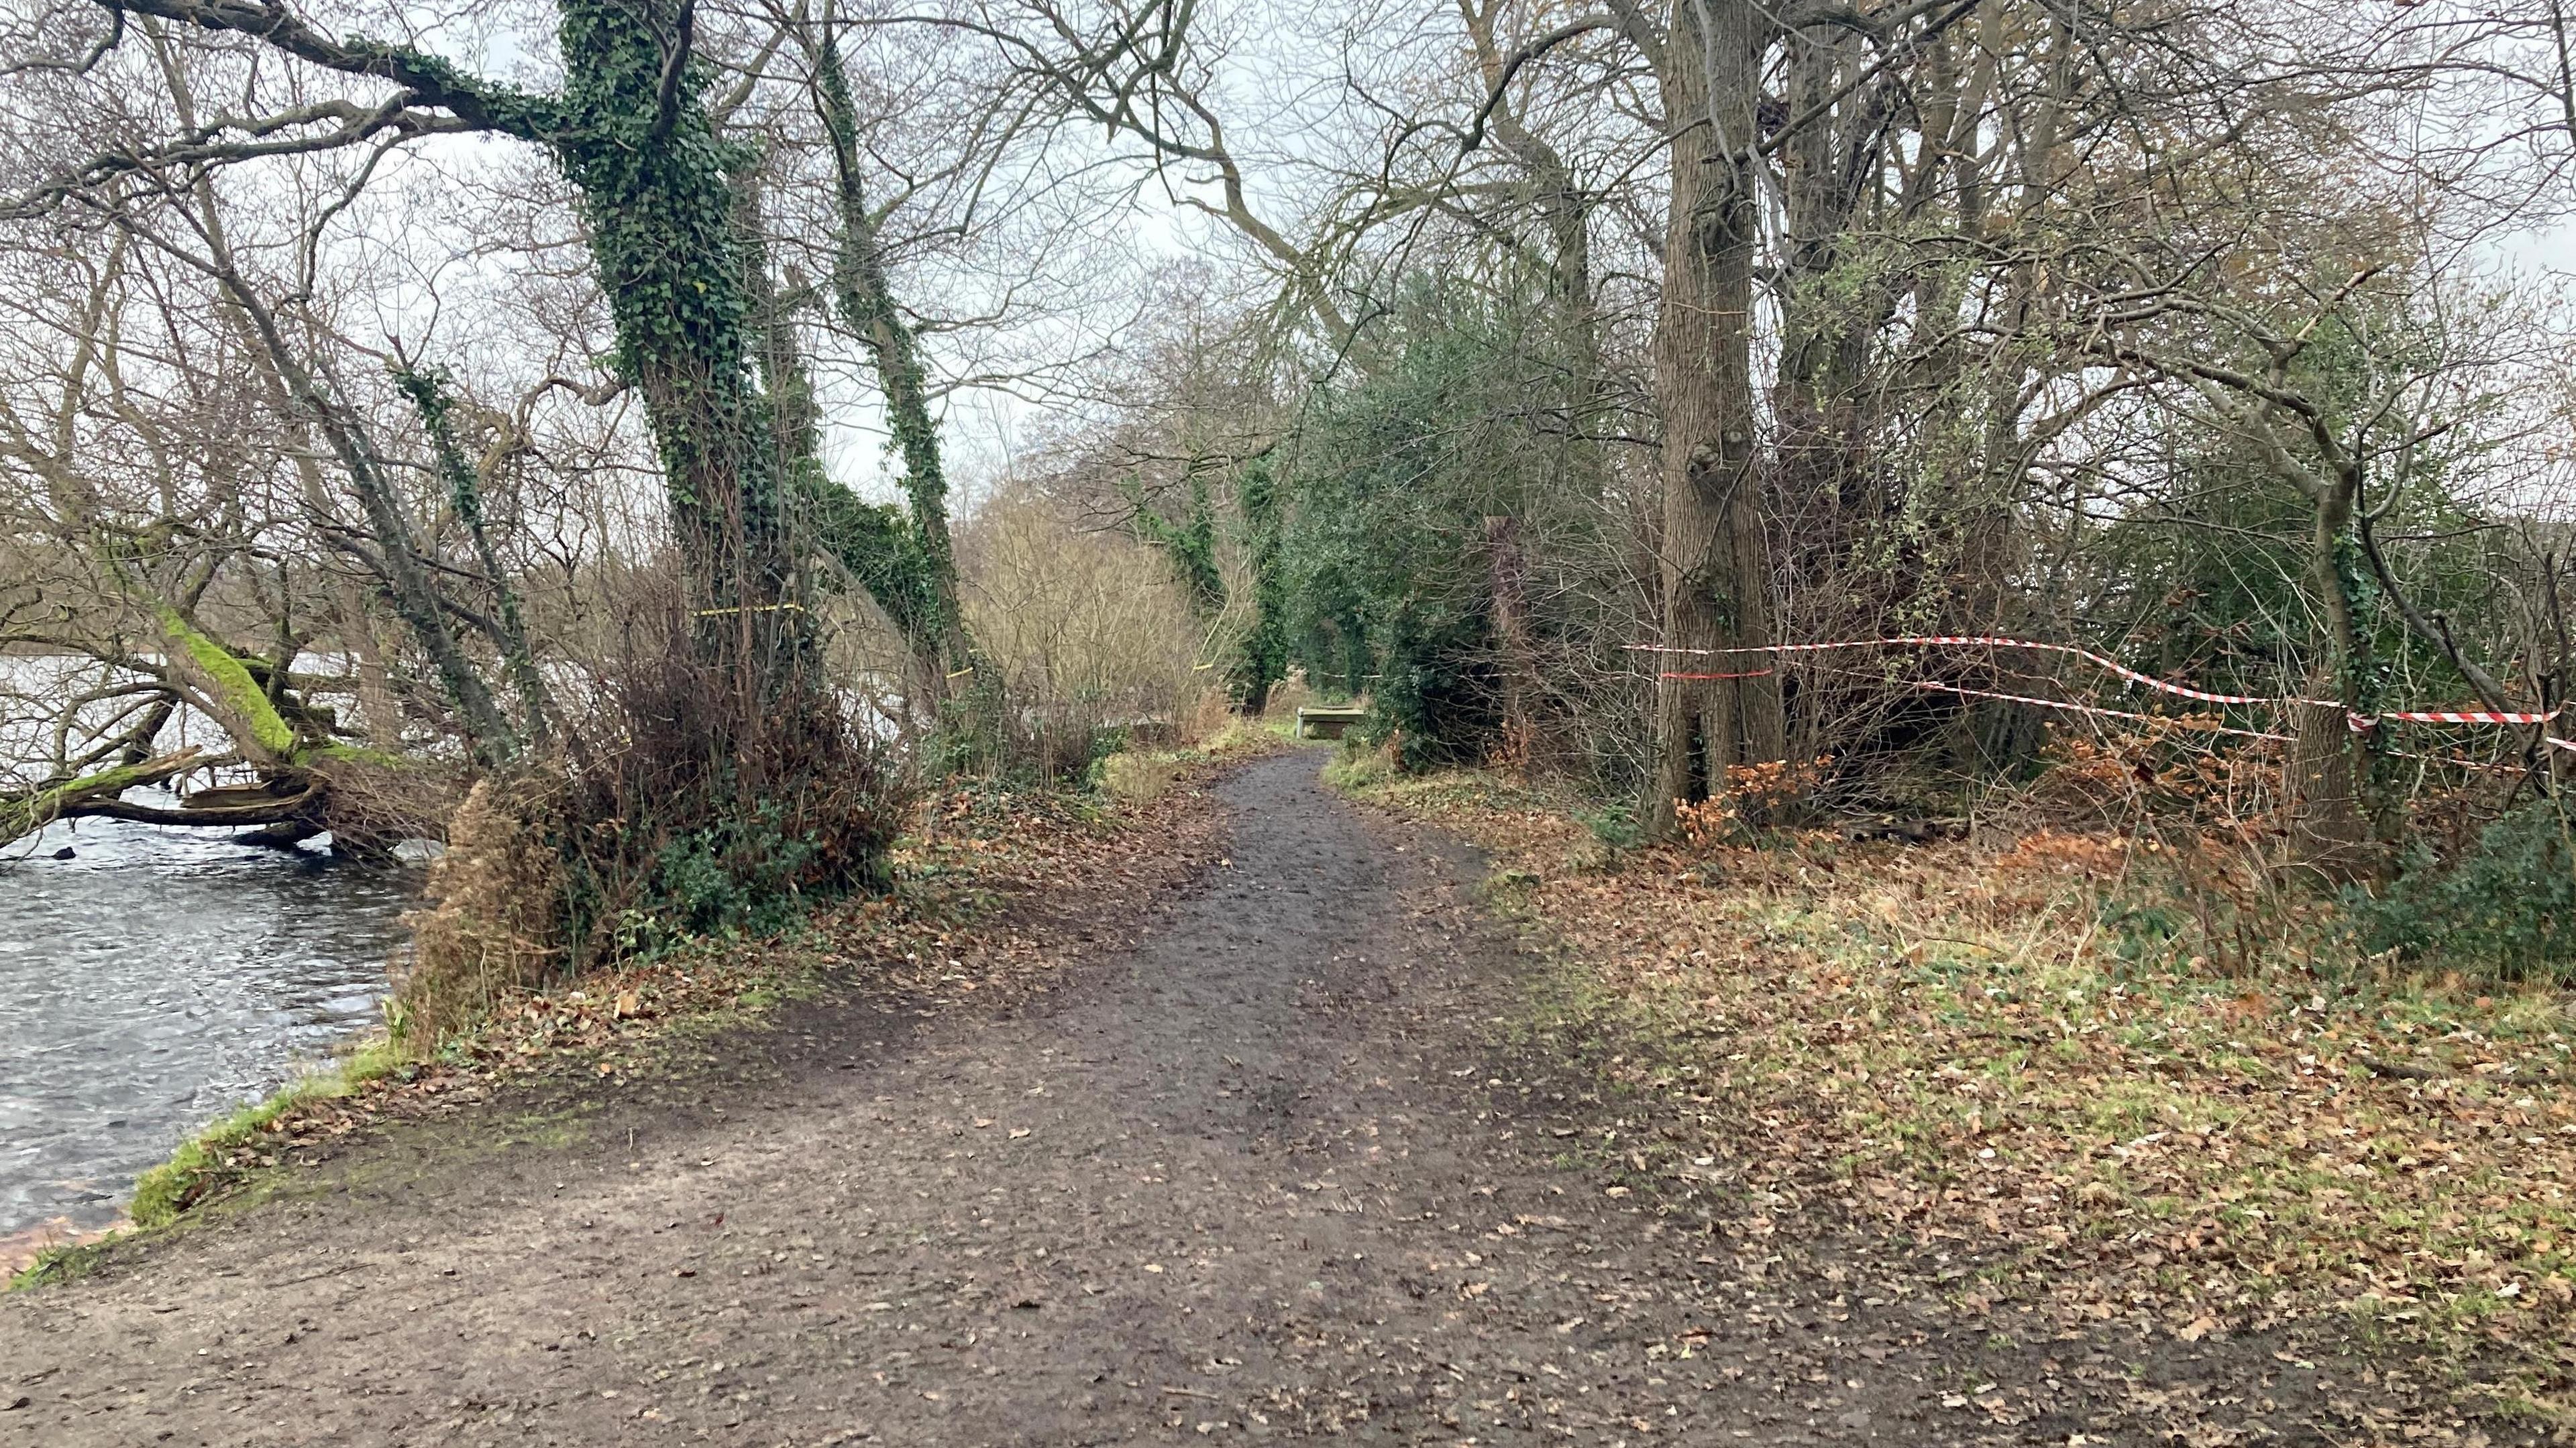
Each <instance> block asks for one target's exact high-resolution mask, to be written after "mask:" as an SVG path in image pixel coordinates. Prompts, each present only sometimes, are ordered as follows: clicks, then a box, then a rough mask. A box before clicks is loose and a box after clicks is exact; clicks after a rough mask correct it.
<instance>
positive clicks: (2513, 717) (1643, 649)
mask: <svg viewBox="0 0 2576 1448" xmlns="http://www.w3.org/2000/svg"><path fill="white" fill-rule="evenodd" d="M1962 644H1969V645H1984V646H1986V647H1990V648H2008V649H2032V650H2036V651H2039V652H2042V653H2051V654H2064V655H2066V656H2067V657H2069V658H2077V659H2082V660H2084V661H2085V662H2086V663H2089V664H2092V665H2095V666H2096V667H2098V668H2102V669H2105V670H2108V671H2109V672H2111V673H2114V674H2117V675H2119V676H2120V677H2121V678H2123V679H2126V680H2128V681H2129V682H2130V683H2132V684H2141V685H2144V686H2145V687H2147V688H2150V689H2157V690H2161V691H2162V692H2164V693H2167V694H2172V695H2175V696H2177V697H2180V698H2184V699H2193V700H2197V701H2199V702H2200V703H2204V704H2266V705H2272V706H2274V707H2278V706H2280V705H2283V704H2312V705H2315V706H2317V707H2319V708H2325V709H2340V708H2342V707H2343V706H2342V705H2341V704H2338V703H2336V702H2334V701H2333V700H2331V699H2301V698H2296V697H2292V698H2286V699H2284V698H2272V697H2268V696H2262V695H2254V694H2213V693H2210V692H2209V691H2208V690H2206V689H2195V688H2192V687H2190V686H2189V685H2186V684H2177V683H2174V682H2172V681H2171V680H2168V679H2159V678H2157V677H2155V676H2154V675H2152V674H2142V673H2139V672H2138V671H2137V670H2135V669H2133V668H2130V667H2129V666H2128V665H2126V664H2123V663H2121V662H2120V661H2119V660H2117V659H2112V658H2106V657H2105V656H2103V655H2101V654H2097V653H2095V652H2093V651H2092V650H2091V649H2086V648H2078V647H2077V646H2075V645H2073V644H2052V643H2043V642H2040V641H2039V640H2036V639H2016V638H2005V637H2002V636H2000V635H1995V634H1898V635H1895V636H1893V637H1890V638H1878V639H1839V640H1836V641H1834V642H1832V643H1819V644H1744V645H1739V646H1737V647H1734V648H1725V649H1686V648H1678V647H1674V646H1672V645H1668V644H1630V645H1628V647H1629V649H1630V650H1631V651H1634V652H1640V653H1657V654H1698V655H1703V656H1716V655H1724V654H1803V653H1822V652H1824V651H1826V650H1830V649H1869V648H1936V647H1955V646H1958V645H1962ZM1662 677H1664V678H1667V679H1682V678H1699V677H1711V678H1724V677H1728V676H1727V675H1707V676H1702V675H1696V674H1665V675H1663V676H1662ZM1742 677H1753V676H1751V675H1744V676H1742ZM1996 697H1998V698H2003V697H2017V696H2005V695H1997V696H1996ZM2114 712H2116V711H2114ZM2565 712H2567V711H2566V710H2565V709H2551V710H2548V711H2547V712H2545V713H2536V714H2532V713H2496V712H2493V711H2491V710H2484V709H2409V710H2399V709H2392V710H2387V711H2385V712H2382V713H2379V714H2357V713H2351V712H2349V711H2347V712H2346V714H2345V716H2344V717H2345V719H2346V720H2347V721H2349V722H2350V724H2351V725H2352V730H2353V732H2354V733H2356V734H2366V733H2368V732H2369V731H2371V730H2373V729H2376V728H2378V727H2379V724H2380V721H2381V720H2384V719H2395V720H2399V721H2401V722H2404V723H2411V724H2546V723H2548V722H2549V721H2550V720H2552V719H2555V718H2557V717H2558V716H2559V715H2561V714H2563V713H2565ZM2138 717H2141V718H2144V717H2150V716H2145V715H2141V716H2138ZM2259 737H2263V738H2270V737H2272V736H2270V735H2262V736H2259ZM2549 742H2550V743H2552V744H2554V745H2557V746H2558V747H2559V748H2562V749H2576V743H2570V742H2569V741H2567V740H2564V739H2551V740H2550V741H2549Z"/></svg>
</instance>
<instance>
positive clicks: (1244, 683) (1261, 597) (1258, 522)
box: [1234, 458, 1288, 718]
mask: <svg viewBox="0 0 2576 1448" xmlns="http://www.w3.org/2000/svg"><path fill="white" fill-rule="evenodd" d="M1235 500H1236V505H1237V506H1238V507H1240V508H1241V509H1242V511H1243V531H1244V553H1245V561H1246V562H1247V563H1249V564H1250V566H1251V570H1252V633H1251V636H1250V637H1248V638H1246V639H1245V640H1244V642H1243V657H1242V659H1241V661H1240V662H1239V663H1238V664H1237V666H1236V669H1235V686H1234V693H1235V698H1236V700H1237V701H1238V703H1239V704H1240V706H1241V708H1242V710H1243V712H1244V713H1245V714H1247V715H1250V716H1252V717H1254V718H1259V717H1260V716H1261V715H1262V714H1263V713H1264V712H1266V711H1267V710H1268V709H1269V707H1270V690H1271V686H1273V685H1275V684H1277V683H1278V682H1279V681H1280V680H1281V679H1282V678H1284V677H1286V676H1287V672H1288V578H1287V572H1286V569H1285V567H1284V563H1285V560H1284V559H1283V558H1282V557H1281V552H1282V549H1283V546H1284V544H1285V541H1286V539H1285V536H1284V533H1283V531H1282V526H1281V525H1282V522H1283V520H1282V519H1281V517H1280V512H1281V507H1280V497H1279V483H1278V479H1277V478H1276V477H1274V476H1273V475H1272V473H1271V471H1270V463H1269V461H1268V460H1267V459H1264V458H1254V459H1253V460H1252V461H1251V462H1250V463H1247V464H1245V465H1244V469H1243V475H1242V476H1241V477H1240V478H1239V479H1237V480H1236V483H1235Z"/></svg>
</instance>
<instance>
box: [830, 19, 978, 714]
mask: <svg viewBox="0 0 2576 1448" xmlns="http://www.w3.org/2000/svg"><path fill="white" fill-rule="evenodd" d="M813 58H814V76H815V92H816V97H817V99H818V101H819V104H820V109H821V111H822V119H823V129H824V132H825V134H827V135H828V136H829V137H830V138H831V143H832V161H833V166H834V169H835V171H836V173H837V174H838V177H839V190H838V196H837V200H838V203H839V209H840V221H841V236H840V246H839V248H838V250H837V251H836V252H835V253H834V255H833V259H832V296H833V302H834V304H835V305H836V306H837V307H838V308H839V310H840V313H841V320H842V321H843V322H845V323H847V324H848V325H849V326H850V327H851V328H852V329H853V330H855V331H856V332H857V333H858V334H859V339H860V340H861V341H862V342H864V343H866V345H867V348H868V354H869V357H870V359H871V360H872V361H874V363H875V364H876V374H877V387H878V390H879V391H880V392H881V393H882V394H883V396H884V398H885V410H886V425H887V426H888V427H889V428H891V429H892V430H893V432H894V440H895V446H896V449H897V450H898V451H899V452H901V453H902V455H903V490H904V497H905V501H906V502H908V503H909V504H910V505H911V514H912V547H913V552H914V555H915V557H916V559H917V561H918V566H919V567H920V569H921V580H920V592H921V596H922V602H923V605H924V608H923V613H922V616H921V617H920V618H919V619H918V620H917V622H916V623H915V625H914V628H915V629H916V637H915V638H914V640H913V645H914V649H915V651H916V652H918V653H921V654H923V655H924V656H925V657H935V658H936V659H937V661H938V667H937V668H936V669H935V670H934V671H933V672H934V673H935V674H936V675H937V677H936V678H935V679H934V680H933V682H934V683H935V684H941V685H944V683H945V681H946V680H947V679H948V678H950V677H953V676H955V675H959V674H962V673H964V672H966V671H967V670H968V669H970V668H971V667H972V666H973V661H974V656H973V649H972V647H971V646H970V645H969V643H968V640H967V637H966V618H965V613H964V611H963V610H962V609H961V608H960V607H959V606H958V600H957V553H956V548H955V545H954V544H953V543H952V542H951V541H950V538H949V533H948V474H947V472H946V470H945V469H944V468H943V467H942V466H941V463H940V456H939V428H938V425H937V424H936V423H934V422H933V421H932V420H931V416H930V388H929V380H928V374H927V373H926V372H924V370H923V368H922V365H921V350H920V347H919V345H918V343H917V342H916V340H915V339H914V337H913V334H912V328H911V327H910V326H908V325H906V324H905V322H904V320H903V314H902V312H900V311H899V310H897V309H896V307H895V304H894V294H893V291H892V289H891V288H890V287H889V285H888V283H887V280H886V268H885V256H884V253H883V251H882V250H881V249H880V247H879V245H878V240H877V218H876V216H875V215H874V213H872V212H871V211H870V210H869V209H868V197H867V185H866V178H865V177H864V176H863V175H861V173H860V169H859V132H858V111H857V107H856V105H855V103H854V102H853V101H852V100H851V99H850V82H849V77H848V75H847V74H846V73H845V72H844V70H843V69H842V66H841V52H840V45H839V41H838V40H837V39H836V38H835V37H834V36H833V35H831V34H830V33H829V32H826V33H825V34H824V36H823V37H822V41H821V43H820V44H818V45H816V46H815V47H814V48H813Z"/></svg>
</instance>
